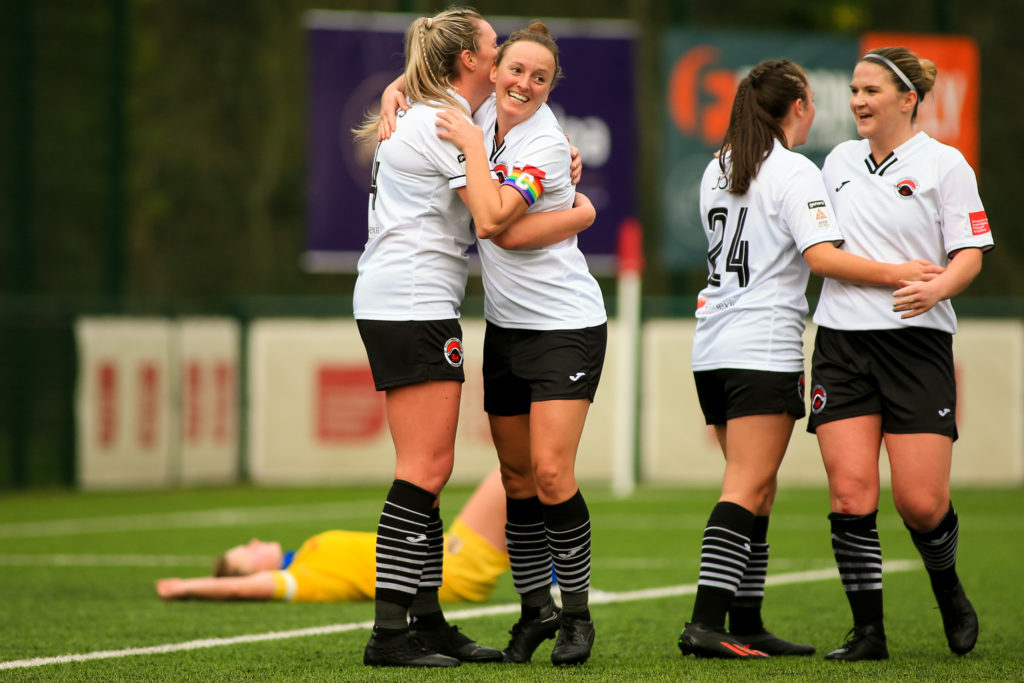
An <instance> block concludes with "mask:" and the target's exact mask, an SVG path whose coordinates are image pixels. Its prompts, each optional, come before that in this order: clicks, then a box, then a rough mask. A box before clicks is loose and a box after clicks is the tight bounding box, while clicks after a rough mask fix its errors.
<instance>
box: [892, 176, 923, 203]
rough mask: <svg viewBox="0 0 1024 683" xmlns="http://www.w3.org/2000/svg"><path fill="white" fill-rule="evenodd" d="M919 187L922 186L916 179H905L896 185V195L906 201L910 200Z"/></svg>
mask: <svg viewBox="0 0 1024 683" xmlns="http://www.w3.org/2000/svg"><path fill="white" fill-rule="evenodd" d="M919 187H920V184H919V183H918V182H917V179H916V178H904V179H903V180H901V181H899V182H898V183H896V194H898V195H899V196H901V197H903V198H904V199H910V198H911V197H913V196H914V195H915V194H916V193H917V190H918V188H919Z"/></svg>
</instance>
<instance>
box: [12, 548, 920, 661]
mask: <svg viewBox="0 0 1024 683" xmlns="http://www.w3.org/2000/svg"><path fill="white" fill-rule="evenodd" d="M920 566H921V563H920V562H919V561H916V560H890V561H888V562H883V563H882V571H883V572H884V573H892V572H903V571H908V570H911V569H917V568H918V567H920ZM838 577H839V573H838V572H837V571H836V570H835V569H816V570H812V571H805V572H790V573H786V574H776V575H774V576H769V577H768V578H767V580H766V581H765V583H766V584H767V585H769V586H781V585H785V584H791V583H807V582H811V581H824V580H826V579H836V578H838ZM696 592H697V584H693V583H691V584H684V585H681V586H665V587H663V588H648V589H645V590H638V591H624V592H621V593H613V592H608V591H598V590H591V594H590V602H591V603H592V604H601V605H607V604H612V603H616V602H632V601H636V600H655V599H658V598H666V597H672V596H677V595H692V594H693V593H696ZM518 612H519V605H518V604H514V605H494V606H492V607H477V608H472V609H463V610H457V611H453V612H449V613H448V614H447V615H446V616H447V617H448V618H449V619H451V620H453V621H454V620H456V619H472V618H474V617H485V616H493V615H498V614H514V613H518ZM369 628H373V622H372V621H360V622H354V623H349V624H333V625H331V626H315V627H312V628H301V629H294V630H291V631H270V632H268V633H254V634H251V635H245V636H234V637H231V638H203V639H200V640H189V641H186V642H184V643H167V644H166V645H153V646H151V647H133V648H125V649H123V650H100V651H97V652H85V653H82V654H69V655H58V656H56V657H35V658H33V659H17V660H11V661H7V662H0V671H3V670H5V669H27V668H30V667H36V666H47V665H50V664H67V663H70V662H87V661H90V660H93V659H117V658H120V657H133V656H138V655H156V654H166V653H169V652H182V651H185V650H201V649H205V648H211V647H221V646H224V645H239V644H243V643H258V642H262V641H267V640H285V639H287V638H302V637H305V636H322V635H328V634H331V633H343V632H345V631H355V630H357V629H369Z"/></svg>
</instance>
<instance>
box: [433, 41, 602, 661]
mask: <svg viewBox="0 0 1024 683" xmlns="http://www.w3.org/2000/svg"><path fill="white" fill-rule="evenodd" d="M559 76H560V70H559V65H558V48H557V46H556V45H555V42H554V40H552V38H551V36H550V34H549V32H548V30H547V27H546V26H545V25H544V24H542V23H540V22H535V23H534V24H532V25H531V26H530V27H529V28H528V29H526V30H524V31H517V32H516V33H513V34H512V35H511V36H510V37H509V40H508V41H507V42H506V43H504V44H503V45H502V46H501V48H500V49H499V51H498V56H497V59H496V62H495V65H494V70H493V80H494V91H495V98H494V100H489V101H488V103H486V104H485V108H486V109H484V108H482V111H478V112H477V114H476V117H477V120H478V121H481V122H482V127H483V131H486V134H487V147H485V144H484V140H483V134H482V131H481V128H479V127H476V126H471V125H469V122H468V121H466V120H465V118H464V117H461V116H460V115H459V114H458V113H457V112H453V111H445V112H442V113H441V114H438V118H439V124H438V125H439V126H441V130H440V131H439V133H438V135H439V136H440V137H441V138H443V139H446V140H451V141H452V142H454V143H455V144H456V145H457V146H458V147H459V148H460V149H461V150H462V151H463V152H464V153H465V155H466V176H467V187H466V189H467V194H468V200H469V201H468V205H469V207H470V209H471V211H472V213H473V219H474V222H475V225H476V231H477V237H478V238H479V240H478V242H477V244H478V248H479V250H480V259H481V264H482V268H483V281H484V315H485V317H486V319H487V332H486V337H485V341H484V370H483V373H484V408H485V410H486V411H487V412H488V415H489V420H490V426H491V434H492V436H493V437H494V443H495V446H496V447H497V451H498V458H499V461H500V463H501V473H502V481H503V483H504V485H505V491H506V494H507V496H508V508H507V516H508V522H507V524H508V526H507V541H508V549H509V558H510V561H511V565H512V576H513V580H514V583H515V588H516V591H517V592H518V593H519V594H520V598H521V603H522V609H521V615H520V619H519V621H518V622H517V623H516V624H515V626H514V627H513V629H512V632H511V634H512V638H511V640H510V642H509V644H508V646H507V647H506V648H505V650H504V657H505V660H506V661H512V662H526V661H529V660H530V658H531V656H532V655H533V652H534V650H536V648H537V646H538V645H539V644H540V643H541V642H543V641H544V640H545V639H547V638H551V637H553V636H554V635H555V633H556V632H557V633H558V640H557V641H556V643H555V646H554V648H553V650H552V653H551V660H552V662H553V663H555V664H577V663H581V662H584V661H586V659H587V658H588V657H589V656H590V652H591V648H592V647H593V642H594V624H593V620H592V619H591V616H590V611H589V607H588V591H589V582H590V514H589V511H588V509H587V505H586V502H585V501H584V499H583V496H582V494H581V493H580V490H579V486H578V484H577V482H576V478H575V474H574V468H575V461H576V452H577V448H578V447H579V440H580V436H581V435H582V432H583V425H584V422H585V420H586V416H587V411H588V409H589V407H590V403H591V402H592V401H593V399H594V395H595V392H596V390H597V385H598V381H599V379H600V376H601V369H602V366H603V362H604V352H605V345H606V339H607V324H606V323H607V316H606V314H605V310H604V303H603V299H602V295H601V290H600V287H599V286H598V284H597V281H596V280H595V279H594V278H593V276H591V274H590V272H589V269H588V268H587V263H586V259H585V258H584V256H583V253H582V252H581V251H580V250H579V248H578V247H577V244H576V231H572V232H571V233H566V234H561V235H559V237H560V238H562V239H561V241H559V242H558V243H557V244H553V245H551V246H547V247H542V245H540V244H537V243H534V242H533V241H531V240H523V239H521V238H519V237H516V236H515V235H514V234H513V233H512V231H506V228H507V226H508V225H510V224H511V223H512V222H514V221H516V220H517V219H519V218H520V217H521V216H523V215H525V214H527V212H529V213H530V215H533V214H538V215H543V212H546V211H550V210H555V209H561V208H567V207H570V206H572V204H573V197H574V194H575V193H574V192H573V188H572V185H571V184H570V182H569V163H568V162H569V154H568V149H569V148H568V143H567V142H566V140H565V136H564V134H563V133H562V131H561V129H560V128H559V126H558V123H557V121H556V119H555V117H554V114H553V113H552V112H551V110H550V109H549V108H548V107H547V106H546V104H545V102H546V100H547V97H548V95H549V94H550V92H551V89H552V87H553V86H554V85H555V83H556V82H557V80H558V78H559ZM488 149H489V151H488ZM492 170H493V172H494V174H495V175H496V176H497V182H493V181H492V180H491V172H492ZM552 563H554V570H555V574H556V575H557V578H558V584H559V588H560V590H561V596H562V610H561V611H559V610H557V608H556V607H555V606H554V604H553V603H552V600H551V595H550V587H551V566H552Z"/></svg>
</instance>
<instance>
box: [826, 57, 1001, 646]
mask: <svg viewBox="0 0 1024 683" xmlns="http://www.w3.org/2000/svg"><path fill="white" fill-rule="evenodd" d="M935 74H936V69H935V65H934V64H933V63H932V62H931V61H930V60H927V59H918V57H917V56H915V55H914V54H913V53H912V52H910V51H909V50H907V49H906V48H902V47H887V48H881V49H877V50H872V51H870V52H869V53H868V54H866V55H865V56H864V57H863V58H862V59H861V60H860V61H858V62H857V65H856V67H855V68H854V70H853V79H852V81H851V82H850V109H851V111H852V112H853V115H854V117H855V118H856V120H857V133H858V134H859V135H860V136H861V137H862V138H863V139H861V140H851V141H849V142H844V143H842V144H840V145H838V146H837V147H836V148H835V149H834V150H833V151H832V152H831V153H830V154H829V156H828V158H827V159H826V160H825V165H824V169H823V173H824V176H825V182H826V185H827V187H828V191H829V194H830V195H831V198H832V203H833V205H834V206H835V209H836V214H837V216H838V218H839V223H840V225H841V226H842V228H843V232H844V234H845V235H846V244H845V249H847V250H848V251H850V252H851V253H854V254H860V255H863V256H865V257H867V258H874V259H879V260H889V259H898V258H907V257H908V256H909V255H910V254H915V255H921V256H924V257H926V258H929V259H931V260H932V261H934V262H935V263H941V264H947V265H946V269H945V272H943V273H942V274H941V275H939V276H938V277H935V278H934V279H931V280H928V281H922V282H915V283H910V282H903V283H901V285H902V286H901V287H900V288H899V289H898V290H897V291H896V292H895V293H893V292H892V290H891V288H885V287H864V286H857V285H853V284H849V283H844V282H838V281H832V280H826V281H825V284H824V287H823V288H822V291H821V298H820V300H819V302H818V307H817V310H816V311H815V313H814V321H815V322H816V323H817V324H818V326H819V327H818V333H817V338H816V341H815V346H814V356H813V359H812V370H813V384H814V388H813V391H812V399H811V400H812V403H811V413H812V414H811V417H810V420H809V423H808V431H811V432H814V433H815V434H817V437H818V445H819V446H820V448H821V455H822V458H823V459H824V462H825V470H826V471H827V473H828V481H829V496H830V498H831V505H832V513H831V514H830V515H829V519H830V520H831V525H832V549H833V551H834V553H835V557H836V563H837V565H838V566H839V574H840V576H841V578H842V581H843V587H844V588H845V590H846V597H847V599H848V600H849V603H850V608H851V610H852V612H853V623H854V626H853V629H852V630H851V631H850V634H849V637H848V638H847V641H846V643H845V644H844V645H843V646H841V647H839V648H838V649H836V650H834V651H832V652H830V653H829V654H827V655H826V659H835V660H843V661H855V660H862V659H885V658H887V657H888V647H887V645H886V638H885V629H884V626H883V619H882V616H883V615H882V549H881V545H880V544H879V540H878V531H877V529H876V525H875V517H876V515H877V513H878V496H879V473H878V468H879V465H878V457H879V446H880V444H881V443H882V441H883V440H884V441H885V447H886V451H887V452H888V454H889V468H890V470H891V474H892V493H893V499H894V501H895V503H896V510H897V511H898V512H899V514H900V517H902V518H903V522H904V524H905V525H906V526H907V529H908V530H909V531H910V536H911V538H912V539H913V541H914V545H915V546H916V547H917V549H918V551H919V552H920V553H921V557H922V559H923V560H924V565H925V568H926V569H927V570H928V575H929V578H930V579H931V585H932V590H933V591H934V593H935V598H936V600H937V601H938V605H939V610H940V611H941V613H942V622H943V626H944V629H945V632H946V638H947V641H948V643H949V647H950V649H951V650H952V651H953V652H955V653H957V654H965V653H966V652H969V651H970V650H971V649H972V648H973V647H974V643H975V641H976V640H977V637H978V618H977V615H976V614H975V612H974V608H973V607H972V606H971V603H970V602H969V601H968V599H967V596H966V595H965V593H964V589H963V587H962V586H961V584H960V580H959V578H958V576H957V573H956V550H957V537H958V533H959V522H958V520H957V514H956V511H955V510H954V509H953V505H952V503H951V502H950V494H949V470H950V463H951V461H952V455H953V441H955V440H956V438H957V431H956V379H955V377H954V370H953V348H952V341H953V339H952V335H953V333H955V332H956V316H955V315H954V313H953V307H952V305H951V304H950V302H949V299H950V298H951V297H953V296H955V295H957V294H959V293H960V292H962V291H963V290H964V289H965V288H966V287H967V285H969V284H970V283H971V281H972V280H973V279H974V277H975V276H976V275H977V274H978V272H979V271H980V270H981V260H982V252H984V251H987V250H989V249H991V248H992V233H991V231H990V229H989V224H988V219H987V218H986V216H985V208H984V207H983V206H982V203H981V199H980V197H979V196H978V187H977V182H976V180H975V177H974V172H973V171H972V170H971V167H970V166H969V165H968V164H967V161H966V160H965V159H964V157H963V155H962V154H961V153H960V152H958V151H957V150H956V149H954V148H952V147H948V146H946V145H943V144H941V143H939V142H937V141H936V140H933V139H932V138H930V137H929V136H928V135H927V134H926V133H924V132H917V131H915V129H914V120H915V118H916V116H917V107H918V105H919V104H920V103H921V101H922V100H923V99H924V97H925V95H926V94H927V93H928V92H929V91H930V90H931V88H932V85H933V84H934V82H935Z"/></svg>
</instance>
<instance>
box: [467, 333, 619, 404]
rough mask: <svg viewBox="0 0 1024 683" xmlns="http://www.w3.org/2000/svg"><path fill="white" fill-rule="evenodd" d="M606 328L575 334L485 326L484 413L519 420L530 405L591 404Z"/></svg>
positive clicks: (601, 362) (605, 342) (606, 339)
mask: <svg viewBox="0 0 1024 683" xmlns="http://www.w3.org/2000/svg"><path fill="white" fill-rule="evenodd" d="M607 345H608V325H607V324H602V325H598V326H597V327H586V328H583V329H579V330H515V329H508V328H503V327H498V326H497V325H493V324H491V323H487V332H486V334H485V335H484V373H483V374H484V410H485V411H487V412H488V413H490V414H492V415H500V416H510V415H524V414H526V413H529V412H530V404H531V403H533V402H535V401H555V400H562V399H578V398H585V399H587V400H589V401H591V402H593V401H594V395H595V394H596V393H597V384H598V382H599V381H600V380H601V370H602V368H603V367H604V352H605V347H606V346H607Z"/></svg>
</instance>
